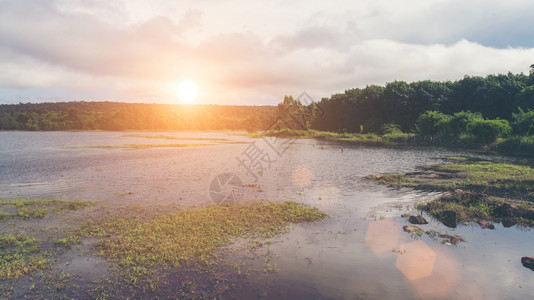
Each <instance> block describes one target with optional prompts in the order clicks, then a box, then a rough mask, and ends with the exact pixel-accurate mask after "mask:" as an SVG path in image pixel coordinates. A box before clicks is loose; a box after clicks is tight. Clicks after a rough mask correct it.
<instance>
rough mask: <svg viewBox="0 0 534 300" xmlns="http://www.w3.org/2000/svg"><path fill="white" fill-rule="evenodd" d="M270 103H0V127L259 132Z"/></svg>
mask: <svg viewBox="0 0 534 300" xmlns="http://www.w3.org/2000/svg"><path fill="white" fill-rule="evenodd" d="M276 111H277V109H276V107H274V106H226V105H164V104H144V103H142V104H138V103H119V102H84V101H82V102H64V103H39V104H31V103H27V104H23V103H19V104H15V105H6V104H3V105H0V130H249V131H254V130H261V129H263V128H267V127H268V126H269V125H270V124H271V123H272V122H273V120H274V118H275V116H276V113H277V112H276Z"/></svg>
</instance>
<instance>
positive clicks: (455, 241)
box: [439, 233, 463, 245]
mask: <svg viewBox="0 0 534 300" xmlns="http://www.w3.org/2000/svg"><path fill="white" fill-rule="evenodd" d="M439 237H440V238H442V239H445V240H447V241H449V242H450V243H451V244H453V245H456V244H458V243H460V242H462V241H463V240H462V238H461V237H458V236H452V235H448V234H444V233H442V234H440V235H439Z"/></svg>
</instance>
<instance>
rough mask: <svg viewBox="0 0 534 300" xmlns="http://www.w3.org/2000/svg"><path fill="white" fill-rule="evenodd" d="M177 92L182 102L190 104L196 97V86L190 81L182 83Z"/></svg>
mask: <svg viewBox="0 0 534 300" xmlns="http://www.w3.org/2000/svg"><path fill="white" fill-rule="evenodd" d="M177 92H178V98H180V100H181V101H182V102H184V103H191V102H193V101H195V99H196V98H197V97H198V86H197V85H196V83H194V82H193V81H191V80H186V81H182V82H181V83H180V85H178V91H177Z"/></svg>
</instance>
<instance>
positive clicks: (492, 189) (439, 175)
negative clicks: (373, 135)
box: [371, 156, 534, 228]
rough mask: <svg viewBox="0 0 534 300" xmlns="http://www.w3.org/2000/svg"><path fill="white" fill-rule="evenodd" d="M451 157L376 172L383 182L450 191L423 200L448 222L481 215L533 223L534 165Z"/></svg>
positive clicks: (429, 209) (482, 218)
mask: <svg viewBox="0 0 534 300" xmlns="http://www.w3.org/2000/svg"><path fill="white" fill-rule="evenodd" d="M447 159H448V161H449V163H445V164H440V165H432V166H425V167H421V168H420V170H419V171H417V172H412V173H407V174H386V175H379V176H371V178H372V179H373V180H375V181H376V182H378V183H379V184H387V185H391V186H398V187H413V188H419V189H427V190H433V191H448V192H449V194H446V195H444V196H442V197H440V198H438V199H436V200H434V201H431V202H428V203H424V204H419V205H418V209H421V210H424V211H426V212H428V213H429V214H431V215H432V216H434V217H435V218H437V219H438V220H440V221H442V222H443V223H444V224H445V225H447V226H449V227H455V226H456V222H459V223H466V222H468V221H477V222H478V223H479V224H480V226H482V227H484V228H492V227H493V225H492V224H490V223H487V222H486V221H493V222H502V223H503V224H504V225H505V226H508V225H513V224H521V225H525V226H534V204H533V202H534V169H533V168H531V167H530V166H527V165H516V164H508V163H498V162H491V161H486V160H482V159H477V158H471V157H463V156H453V157H448V158H447ZM509 197H513V198H514V199H515V200H513V201H512V200H510V199H509Z"/></svg>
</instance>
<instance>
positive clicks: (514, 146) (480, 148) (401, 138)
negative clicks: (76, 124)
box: [239, 129, 534, 157]
mask: <svg viewBox="0 0 534 300" xmlns="http://www.w3.org/2000/svg"><path fill="white" fill-rule="evenodd" d="M239 135H244V136H249V137H252V138H260V137H262V136H279V137H285V138H298V139H318V140H328V141H340V142H347V143H351V144H361V145H366V146H379V147H402V146H406V145H418V146H430V147H445V148H451V149H458V150H465V151H473V152H476V153H487V154H502V155H513V156H524V157H533V156H534V137H510V138H506V139H503V138H500V139H497V140H496V141H495V142H492V143H489V144H479V143H474V142H471V141H469V140H466V141H463V142H458V141H455V142H451V141H447V140H445V139H440V138H436V139H434V138H432V137H427V136H422V135H420V134H415V133H403V132H398V133H391V134H384V135H378V134H375V133H365V134H363V133H337V132H330V131H318V130H311V129H310V130H292V129H281V130H276V131H275V130H269V131H265V132H249V133H244V134H239Z"/></svg>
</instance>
